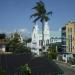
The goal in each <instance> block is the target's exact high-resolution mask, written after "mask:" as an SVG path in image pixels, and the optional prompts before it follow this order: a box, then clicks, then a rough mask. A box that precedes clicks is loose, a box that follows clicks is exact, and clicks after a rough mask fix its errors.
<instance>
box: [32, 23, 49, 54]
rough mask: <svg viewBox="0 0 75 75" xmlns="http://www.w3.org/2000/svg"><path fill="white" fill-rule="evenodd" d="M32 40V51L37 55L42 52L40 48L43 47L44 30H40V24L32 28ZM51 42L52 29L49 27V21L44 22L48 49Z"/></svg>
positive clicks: (45, 44) (45, 43) (45, 41)
mask: <svg viewBox="0 0 75 75" xmlns="http://www.w3.org/2000/svg"><path fill="white" fill-rule="evenodd" d="M31 37H32V41H31V51H32V52H33V53H35V54H37V55H39V54H40V50H41V48H42V45H41V44H42V31H40V30H39V27H38V25H37V24H36V25H33V29H32V36H31ZM49 44H50V31H49V27H48V22H45V23H44V43H43V45H44V47H45V50H44V51H46V50H47V48H48V45H49Z"/></svg>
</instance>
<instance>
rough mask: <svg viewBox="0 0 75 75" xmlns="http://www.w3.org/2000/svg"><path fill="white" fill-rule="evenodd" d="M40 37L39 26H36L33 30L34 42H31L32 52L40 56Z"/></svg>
mask: <svg viewBox="0 0 75 75" xmlns="http://www.w3.org/2000/svg"><path fill="white" fill-rule="evenodd" d="M38 46H39V36H38V25H37V24H34V25H33V29H32V42H31V47H32V48H31V50H32V52H33V53H36V54H37V55H39V49H38Z"/></svg>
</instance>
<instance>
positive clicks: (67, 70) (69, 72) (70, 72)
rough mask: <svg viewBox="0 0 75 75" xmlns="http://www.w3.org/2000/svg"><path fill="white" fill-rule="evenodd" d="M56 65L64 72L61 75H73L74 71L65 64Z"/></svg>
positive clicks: (74, 74)
mask: <svg viewBox="0 0 75 75" xmlns="http://www.w3.org/2000/svg"><path fill="white" fill-rule="evenodd" d="M57 65H58V66H59V67H60V68H61V69H62V70H63V71H64V74H63V75H75V70H74V69H72V68H71V67H70V66H66V65H65V64H61V63H57Z"/></svg>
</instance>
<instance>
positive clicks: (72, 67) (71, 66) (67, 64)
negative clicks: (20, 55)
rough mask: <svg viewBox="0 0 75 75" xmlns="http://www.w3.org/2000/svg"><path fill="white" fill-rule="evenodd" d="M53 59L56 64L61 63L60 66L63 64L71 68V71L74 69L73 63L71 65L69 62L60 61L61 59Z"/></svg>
mask: <svg viewBox="0 0 75 75" xmlns="http://www.w3.org/2000/svg"><path fill="white" fill-rule="evenodd" d="M54 61H55V63H56V64H57V65H58V64H59V65H61V66H64V67H66V68H68V69H70V70H73V71H75V65H71V64H69V63H65V62H62V61H57V60H54Z"/></svg>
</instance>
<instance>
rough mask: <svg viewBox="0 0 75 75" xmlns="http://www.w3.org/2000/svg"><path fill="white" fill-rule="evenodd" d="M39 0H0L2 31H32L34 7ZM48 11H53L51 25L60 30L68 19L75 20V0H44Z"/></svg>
mask: <svg viewBox="0 0 75 75" xmlns="http://www.w3.org/2000/svg"><path fill="white" fill-rule="evenodd" d="M37 1H39V0H0V32H13V31H15V30H18V31H21V32H28V33H29V32H31V30H32V25H33V23H32V20H30V15H31V14H32V13H34V11H33V10H32V8H33V7H34V6H35V3H36V2H37ZM43 1H44V2H45V4H46V8H47V10H48V11H53V16H52V17H50V20H49V27H50V30H52V31H57V30H59V29H60V28H61V27H62V26H64V25H65V23H67V22H68V21H70V20H71V21H75V0H43Z"/></svg>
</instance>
